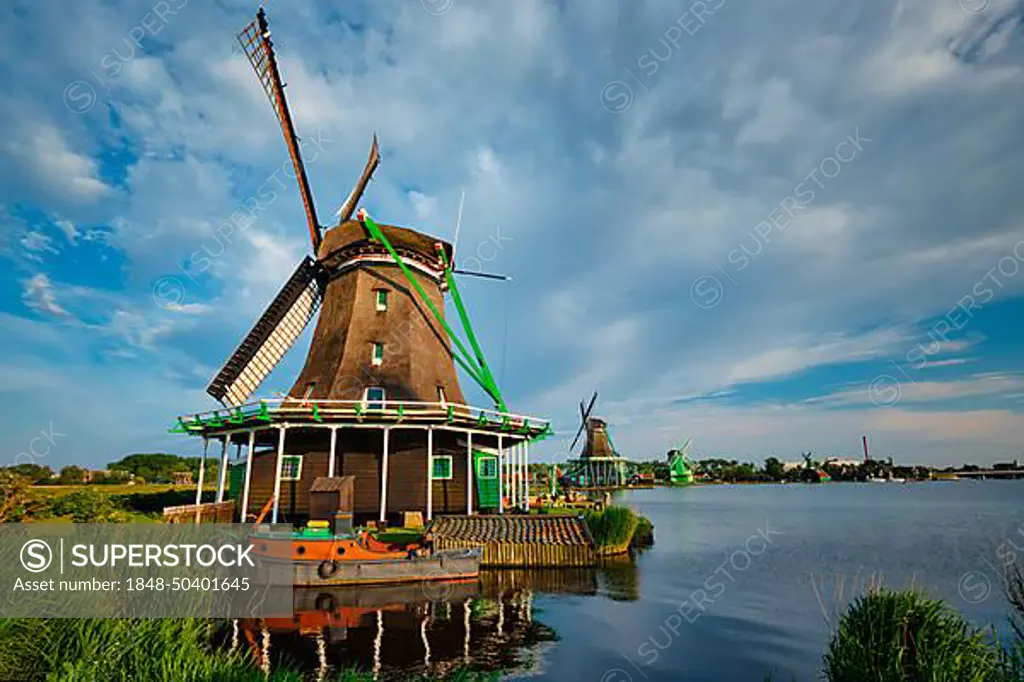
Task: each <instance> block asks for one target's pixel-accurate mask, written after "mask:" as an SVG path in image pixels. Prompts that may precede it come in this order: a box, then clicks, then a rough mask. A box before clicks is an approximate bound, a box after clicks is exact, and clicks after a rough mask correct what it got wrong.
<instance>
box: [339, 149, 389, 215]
mask: <svg viewBox="0 0 1024 682" xmlns="http://www.w3.org/2000/svg"><path fill="white" fill-rule="evenodd" d="M378 164H380V148H379V147H378V146H377V135H376V134H374V136H373V143H372V144H371V145H370V158H369V159H368V160H367V162H366V166H365V167H364V168H363V174H362V175H360V176H359V182H357V183H356V186H355V187H353V188H352V191H351V192H350V193H349V195H348V199H346V200H345V203H344V204H342V205H341V208H340V209H338V213H337V216H338V224H339V225H341V224H342V223H343V222H345V221H346V220H348V219H349V218H351V217H352V214H353V213H354V212H355V210H356V204H357V203H359V200H360V199H361V198H362V197H363V192H365V191H366V186H367V185H368V184H370V178H371V177H373V171H375V170H377V165H378Z"/></svg>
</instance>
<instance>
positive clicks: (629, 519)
mask: <svg viewBox="0 0 1024 682" xmlns="http://www.w3.org/2000/svg"><path fill="white" fill-rule="evenodd" d="M583 519H584V521H586V523H587V528H589V529H590V534H591V535H592V536H593V538H594V543H595V544H596V545H597V546H598V547H618V546H621V545H623V544H626V543H628V542H629V541H630V540H632V538H633V531H634V530H635V529H636V526H637V517H636V515H635V514H634V513H633V512H632V510H630V509H629V507H608V508H606V509H603V510H602V511H590V510H588V511H586V512H585V513H584V515H583Z"/></svg>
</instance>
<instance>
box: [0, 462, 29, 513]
mask: <svg viewBox="0 0 1024 682" xmlns="http://www.w3.org/2000/svg"><path fill="white" fill-rule="evenodd" d="M30 505H31V497H30V494H29V480H28V479H27V478H23V477H21V476H18V475H16V474H12V473H11V472H10V471H8V470H6V469H0V523H5V522H16V521H21V520H22V519H23V518H24V517H25V515H26V514H28V512H29V508H30Z"/></svg>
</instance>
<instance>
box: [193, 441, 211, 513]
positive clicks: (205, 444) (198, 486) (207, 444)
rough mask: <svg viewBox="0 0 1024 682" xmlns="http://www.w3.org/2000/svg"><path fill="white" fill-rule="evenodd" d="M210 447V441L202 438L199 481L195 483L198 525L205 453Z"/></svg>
mask: <svg viewBox="0 0 1024 682" xmlns="http://www.w3.org/2000/svg"><path fill="white" fill-rule="evenodd" d="M209 447H210V439H209V438H207V437H205V436H203V457H202V459H200V460H199V480H198V481H197V482H196V523H199V516H200V514H199V505H200V504H202V502H203V474H204V473H205V472H206V451H207V450H208V449H209Z"/></svg>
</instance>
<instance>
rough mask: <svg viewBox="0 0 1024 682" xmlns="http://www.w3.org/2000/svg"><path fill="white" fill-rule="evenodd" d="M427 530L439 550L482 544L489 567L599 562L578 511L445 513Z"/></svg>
mask: <svg viewBox="0 0 1024 682" xmlns="http://www.w3.org/2000/svg"><path fill="white" fill-rule="evenodd" d="M428 533H429V535H430V537H431V538H432V539H433V541H434V546H435V547H436V548H437V549H465V548H470V547H482V548H483V556H482V558H481V565H482V566H485V567H499V566H502V567H513V566H514V567H531V568H532V567H558V566H570V567H581V566H594V565H596V564H597V551H596V549H595V547H594V540H593V538H592V537H591V536H590V532H589V530H588V529H587V525H586V523H585V522H584V521H583V519H582V518H579V517H574V516H528V515H500V516H497V515H490V516H442V517H439V518H437V519H435V520H434V521H433V522H432V523H431V525H430V527H429V528H428Z"/></svg>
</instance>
